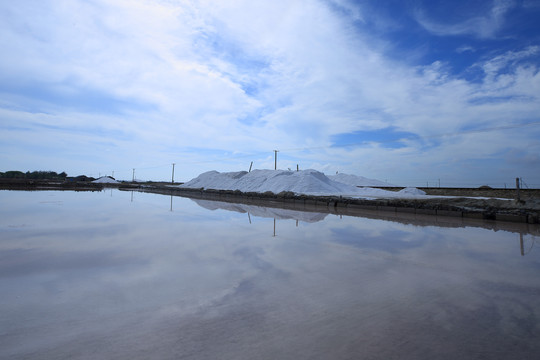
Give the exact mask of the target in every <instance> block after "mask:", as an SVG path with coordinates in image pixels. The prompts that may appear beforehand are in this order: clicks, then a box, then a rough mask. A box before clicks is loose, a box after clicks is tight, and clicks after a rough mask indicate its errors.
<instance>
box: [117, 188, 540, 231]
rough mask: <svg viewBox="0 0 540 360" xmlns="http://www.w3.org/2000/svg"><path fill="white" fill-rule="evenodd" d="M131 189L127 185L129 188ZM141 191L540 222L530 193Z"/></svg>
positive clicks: (539, 206)
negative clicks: (425, 195)
mask: <svg viewBox="0 0 540 360" xmlns="http://www.w3.org/2000/svg"><path fill="white" fill-rule="evenodd" d="M120 190H123V189H122V188H120ZM126 190H127V189H126ZM139 190H140V191H146V192H153V193H159V194H163V195H174V196H183V197H188V198H197V199H207V200H218V201H228V202H238V203H247V204H252V203H254V202H256V203H258V204H260V206H270V207H272V206H276V205H277V206H278V207H284V208H290V206H291V205H293V206H294V207H295V208H297V209H300V208H306V207H314V208H318V209H319V210H324V209H328V211H330V212H336V213H342V214H349V213H350V214H354V213H358V212H359V211H364V210H365V211H377V212H388V213H409V214H418V215H435V216H439V217H441V216H444V217H456V218H470V219H482V220H498V221H508V222H519V223H529V224H538V223H540V198H536V197H528V198H526V199H523V200H520V201H516V200H511V199H498V198H487V197H486V198H474V197H448V198H446V197H437V198H430V199H373V200H367V199H353V198H345V197H340V196H308V195H296V194H294V193H292V192H281V193H279V194H274V193H272V192H265V193H252V192H241V191H239V190H235V191H231V190H213V189H186V188H179V187H176V186H170V185H168V186H167V185H166V186H163V185H142V186H141V187H140V188H139Z"/></svg>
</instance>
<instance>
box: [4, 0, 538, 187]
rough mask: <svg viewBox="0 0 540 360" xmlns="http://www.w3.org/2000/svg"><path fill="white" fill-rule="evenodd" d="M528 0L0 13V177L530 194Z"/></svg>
mask: <svg viewBox="0 0 540 360" xmlns="http://www.w3.org/2000/svg"><path fill="white" fill-rule="evenodd" d="M539 18H540V0H520V1H518V0H492V1H461V0H458V1H451V2H450V1H433V0H432V1H427V0H403V1H398V0H383V1H381V0H377V1H375V0H373V1H371V0H366V1H349V0H298V1H296V0H287V1H285V0H284V1H280V0H271V1H265V0H261V1H251V0H231V1H226V0H224V1H210V0H200V1H196V0H193V1H191V0H163V1H157V0H156V1H136V0H135V1H127V0H122V1H120V0H119V1H111V0H107V1H105V0H104V1H99V0H88V1H37V0H36V1H25V0H22V1H17V2H15V1H3V2H1V3H0V46H1V47H2V49H3V50H2V55H1V56H0V130H1V132H0V171H7V170H23V171H27V170H28V171H33V170H53V171H58V172H60V171H66V172H67V173H68V174H69V175H79V174H88V175H92V176H98V175H105V174H107V175H111V174H112V172H113V171H114V175H115V177H116V178H120V179H131V176H132V169H133V168H135V169H136V170H135V171H136V177H137V178H140V179H143V180H168V179H170V175H171V170H172V165H171V164H172V163H175V164H176V167H175V179H176V180H177V181H187V180H189V179H191V178H193V177H195V176H196V175H198V174H199V173H201V172H204V171H208V170H218V171H238V170H247V169H248V168H249V165H250V163H251V161H253V167H254V168H273V167H274V152H273V150H274V149H276V150H279V153H278V167H279V168H282V169H285V168H292V169H294V168H296V164H299V166H300V168H302V169H307V168H313V169H316V170H320V171H323V172H325V173H327V174H333V173H335V172H336V171H339V172H343V173H351V174H357V175H361V176H365V177H370V178H376V179H381V180H388V181H390V182H392V183H396V184H400V185H413V186H424V185H426V183H431V184H433V185H434V184H435V183H438V180H439V179H440V181H441V185H442V186H444V185H447V186H480V185H483V184H488V185H492V186H504V184H507V185H508V186H512V184H513V182H514V179H515V178H516V177H522V178H523V180H524V181H525V183H526V184H529V185H530V186H536V187H540V170H539V169H540V140H539V139H540V98H539V97H540V74H539V66H540V25H539V24H538V21H537V19H539Z"/></svg>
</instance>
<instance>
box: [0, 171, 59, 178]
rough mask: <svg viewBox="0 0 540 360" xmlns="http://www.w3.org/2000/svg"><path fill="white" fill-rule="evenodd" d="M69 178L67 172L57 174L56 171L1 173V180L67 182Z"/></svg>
mask: <svg viewBox="0 0 540 360" xmlns="http://www.w3.org/2000/svg"><path fill="white" fill-rule="evenodd" d="M66 177H67V174H66V173H65V172H61V173H60V174H57V173H56V172H54V171H32V172H30V171H27V172H25V173H24V172H22V171H16V170H12V171H6V172H0V178H1V179H33V180H37V179H44V180H65V179H66Z"/></svg>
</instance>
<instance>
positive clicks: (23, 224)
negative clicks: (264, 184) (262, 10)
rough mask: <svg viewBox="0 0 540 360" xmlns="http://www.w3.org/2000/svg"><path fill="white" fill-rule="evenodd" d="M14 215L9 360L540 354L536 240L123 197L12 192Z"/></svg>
mask: <svg viewBox="0 0 540 360" xmlns="http://www.w3.org/2000/svg"><path fill="white" fill-rule="evenodd" d="M0 204H1V206H0V259H1V260H0V269H1V271H0V291H1V292H0V293H1V296H0V308H1V312H0V358H2V359H8V358H9V359H149V358H156V359H495V358H496V359H532V358H535V357H536V356H538V354H540V341H538V339H540V301H538V300H539V299H540V277H539V274H540V244H539V243H538V238H537V237H535V236H533V235H532V234H537V233H536V232H532V233H531V232H530V229H531V227H529V229H526V228H525V227H523V228H518V225H517V224H516V225H515V226H516V229H520V230H516V231H507V230H499V231H493V230H490V229H486V228H481V227H438V226H435V225H427V226H420V225H413V224H406V223H400V222H392V221H386V220H381V219H375V218H361V217H348V216H341V217H340V216H337V215H332V214H318V213H303V212H298V211H291V210H283V211H280V210H279V209H266V208H260V207H251V208H246V207H242V206H240V205H234V204H225V203H214V202H211V201H204V200H197V201H192V200H190V199H186V198H180V197H174V198H172V197H167V196H163V195H156V194H148V193H137V192H136V193H131V192H122V191H117V190H106V191H103V192H96V193H91V192H88V193H83V192H77V193H76V192H56V191H42V192H20V191H0ZM245 211H247V212H245ZM297 220H298V221H297ZM424 225H425V224H424ZM523 226H525V225H523ZM520 231H521V234H520ZM534 231H537V230H534ZM522 253H523V255H522Z"/></svg>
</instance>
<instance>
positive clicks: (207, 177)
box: [180, 170, 425, 198]
mask: <svg viewBox="0 0 540 360" xmlns="http://www.w3.org/2000/svg"><path fill="white" fill-rule="evenodd" d="M364 179H365V178H364ZM180 186H181V187H184V188H195V189H200V188H204V189H216V190H239V191H242V192H258V193H264V192H267V191H270V192H273V193H275V194H278V193H280V192H283V191H288V192H293V193H295V194H305V195H314V196H346V197H356V198H360V197H362V198H388V197H391V198H396V197H399V198H404V197H408V198H410V197H419V196H425V193H423V192H422V193H420V190H418V191H417V192H416V193H413V191H411V190H408V191H399V192H393V191H387V190H382V189H373V188H369V187H364V188H358V187H356V186H352V185H348V184H344V183H341V182H338V181H333V180H331V179H330V178H328V177H327V176H326V175H324V174H323V173H321V172H319V171H316V170H302V171H286V170H253V171H252V172H247V171H238V172H229V173H220V172H217V171H208V172H205V173H203V174H201V175H199V176H198V177H196V178H195V179H193V180H191V181H188V182H187V183H185V184H183V185H180ZM416 190H417V189H416Z"/></svg>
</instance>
